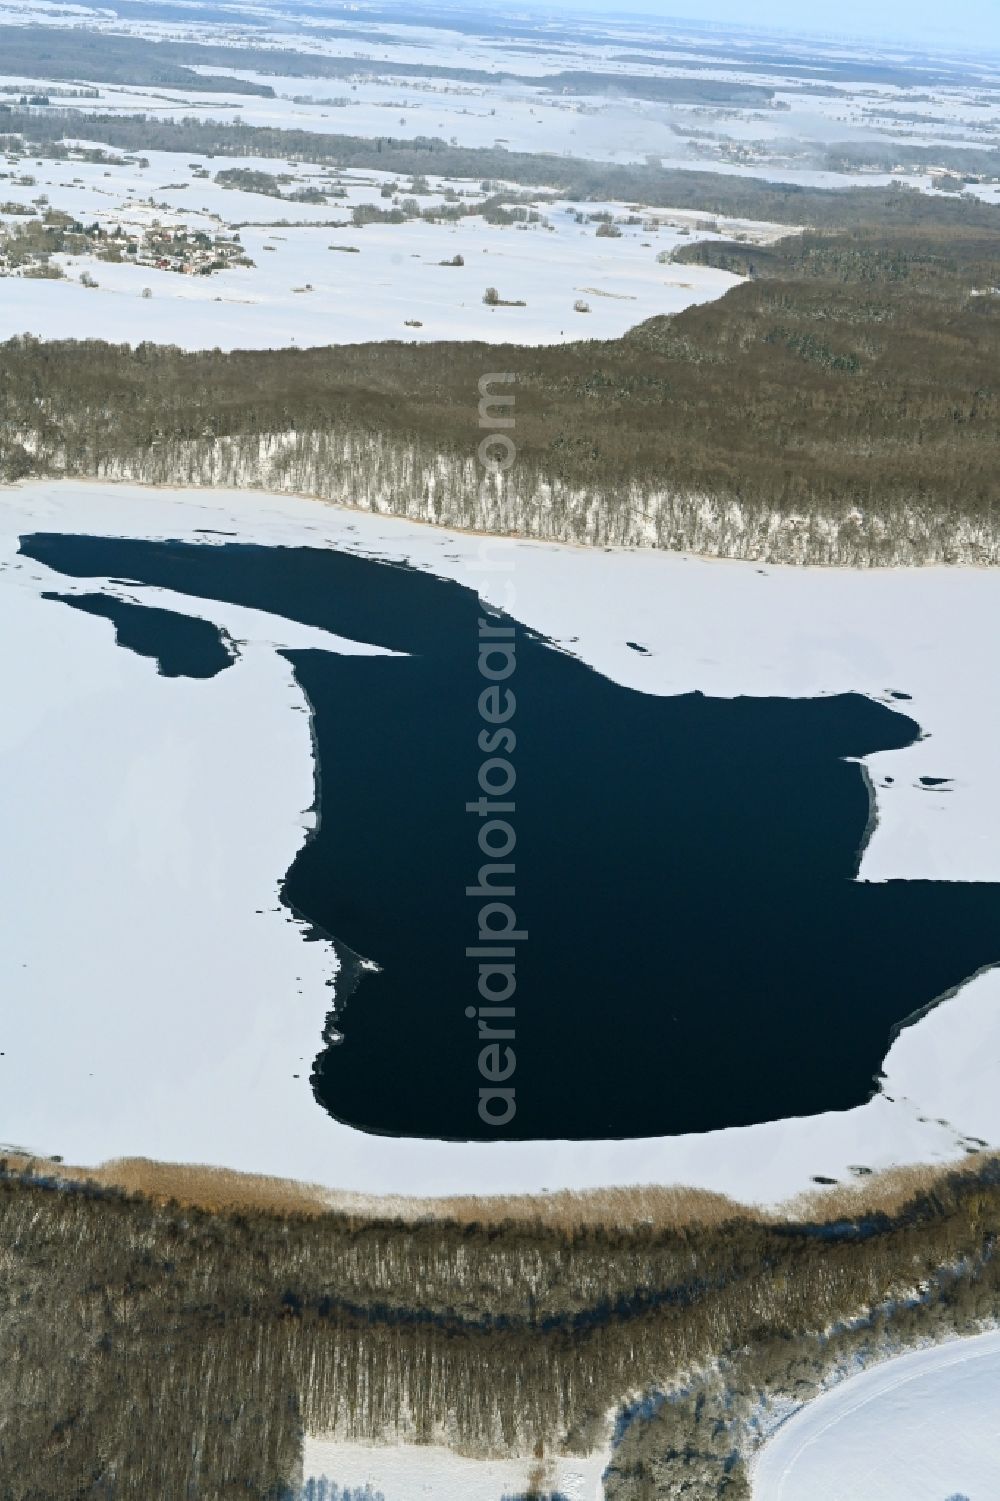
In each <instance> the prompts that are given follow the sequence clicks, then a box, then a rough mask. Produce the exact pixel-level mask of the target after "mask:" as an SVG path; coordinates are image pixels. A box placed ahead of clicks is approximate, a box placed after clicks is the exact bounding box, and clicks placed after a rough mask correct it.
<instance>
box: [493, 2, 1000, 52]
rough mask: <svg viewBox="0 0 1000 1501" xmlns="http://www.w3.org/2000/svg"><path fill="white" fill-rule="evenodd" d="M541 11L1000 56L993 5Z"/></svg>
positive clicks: (567, 6) (568, 7) (720, 5)
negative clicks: (578, 13) (879, 42)
mask: <svg viewBox="0 0 1000 1501" xmlns="http://www.w3.org/2000/svg"><path fill="white" fill-rule="evenodd" d="M501 3H502V0H501ZM505 8H506V7H505ZM532 8H534V7H532ZM538 9H541V10H553V9H558V10H560V11H578V12H580V13H581V14H590V15H602V16H609V17H617V18H618V19H619V20H625V19H628V18H639V17H642V18H646V17H649V18H651V19H653V18H659V19H661V20H662V21H663V22H664V23H665V24H669V23H671V22H675V23H678V22H679V23H681V24H683V23H684V22H688V23H701V24H705V25H722V26H732V27H738V28H740V29H742V30H746V31H749V32H753V31H783V32H787V33H789V34H791V35H798V36H826V37H830V38H837V39H842V40H848V39H850V38H851V37H852V36H854V37H857V38H858V39H860V40H865V41H869V42H871V41H881V42H885V43H890V44H891V43H896V44H898V45H900V46H903V47H908V48H912V47H921V46H923V47H928V48H935V49H943V50H947V51H952V52H970V51H980V52H986V53H996V54H997V56H998V58H1000V5H997V3H996V0H953V3H951V4H950V5H949V6H947V7H942V6H941V5H940V4H938V3H932V0H881V3H880V4H878V5H876V6H873V5H871V4H870V3H866V0H837V3H836V4H834V3H832V0H821V3H820V4H818V5H816V6H814V7H812V8H810V9H809V10H808V11H804V10H803V7H802V6H801V5H800V4H798V3H796V0H762V3H761V5H760V6H759V7H754V8H753V9H752V10H751V8H750V7H748V6H747V4H746V0H679V3H677V4H676V5H670V6H669V7H668V6H667V5H664V4H663V3H657V0H628V4H627V5H626V6H625V7H623V8H621V9H618V10H613V9H612V8H611V6H610V5H609V3H608V0H545V3H544V5H542V6H539V7H538Z"/></svg>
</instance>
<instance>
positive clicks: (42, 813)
mask: <svg viewBox="0 0 1000 1501" xmlns="http://www.w3.org/2000/svg"><path fill="white" fill-rule="evenodd" d="M204 528H214V529H216V530H218V531H223V532H233V533H235V534H237V535H238V536H239V537H240V538H243V539H245V540H256V541H260V542H263V543H268V544H273V545H276V546H280V545H283V544H305V545H311V546H333V547H339V548H344V549H355V550H359V551H361V552H363V553H365V554H371V555H376V556H384V557H386V558H391V559H407V560H409V561H411V562H412V563H413V564H414V565H415V566H419V567H424V568H429V569H431V570H433V571H434V572H436V573H438V574H440V575H443V576H447V577H451V578H455V579H457V580H458V581H459V582H462V583H465V584H468V585H471V586H472V587H474V588H479V589H480V590H481V592H482V594H483V596H484V597H485V598H490V599H494V600H496V602H497V603H500V604H503V605H505V606H506V607H507V608H509V609H511V610H512V611H513V613H514V614H515V615H517V616H518V617H520V618H521V619H523V620H525V621H526V622H528V623H529V624H531V625H532V626H534V627H535V628H537V629H538V630H540V631H542V632H543V633H545V634H546V635H548V636H550V637H552V638H553V639H554V640H555V641H556V642H557V643H561V644H562V646H563V648H564V649H566V650H570V651H573V652H575V653H577V654H578V655H579V656H580V657H582V658H583V660H584V661H586V662H588V663H590V664H591V665H592V666H593V667H594V668H595V670H597V671H599V672H603V673H605V674H607V675H608V676H609V677H611V678H613V679H614V680H615V681H618V682H621V683H624V684H628V685H630V686H633V687H635V688H637V689H639V690H641V691H646V692H652V693H680V692H687V691H690V690H692V689H700V690H702V691H703V692H706V693H709V694H717V695H722V696H731V695H734V694H767V695H787V696H799V695H815V694H821V693H838V692H842V691H845V690H847V689H852V690H856V691H859V692H864V693H869V694H871V695H873V696H875V697H878V698H887V696H888V695H889V694H891V693H892V692H905V693H908V694H910V695H912V697H911V700H910V701H909V702H907V703H905V704H904V705H903V707H904V708H905V711H906V712H907V713H908V714H910V715H912V716H913V717H914V718H916V719H917V721H918V722H919V723H920V724H921V726H922V727H923V729H924V730H925V732H926V738H924V739H922V740H920V741H918V743H917V744H916V745H914V746H912V747H910V748H909V749H907V750H904V751H901V752H894V753H892V754H891V755H890V754H886V755H883V756H876V757H872V758H871V760H870V761H869V763H868V772H869V775H870V777H871V780H872V784H873V787H874V790H875V797H876V808H877V814H878V822H877V826H876V828H875V830H874V833H873V836H872V838H871V840H870V842H869V844H868V847H867V849H866V850H865V852H864V855H863V859H862V862H861V869H860V875H861V878H862V879H868V880H884V879H887V878H890V877H897V878H904V879H921V878H937V879H952V880H997V879H1000V796H998V789H997V779H996V767H995V755H994V748H995V746H996V744H997V738H998V732H1000V700H998V697H997V695H996V693H995V692H994V690H993V687H992V660H991V650H992V645H991V643H992V632H991V628H990V627H991V622H992V621H993V620H994V619H995V618H996V610H997V605H998V602H1000V601H998V590H1000V577H998V575H997V574H996V573H995V572H992V571H988V570H958V569H955V570H949V569H945V568H941V569H932V568H928V569H919V570H894V571H891V572H877V571H870V572H865V573H855V572H851V571H848V570H842V571H840V570H838V571H834V570H829V571H822V570H806V569H793V568H789V569H779V568H766V569H765V568H760V567H758V566H756V565H753V564H741V563H717V562H703V561H698V560H695V559H691V558H685V557H682V556H675V555H666V554H652V553H604V552H596V551H589V550H583V549H573V548H565V547H559V546H555V545H545V544H535V543H520V542H518V543H503V542H498V541H496V540H495V539H491V540H485V539H478V538H475V537H469V536H463V535H460V534H454V533H445V532H442V531H441V530H439V529H435V528H432V527H422V526H419V525H416V524H413V523H409V522H405V521H400V520H390V519H385V518H379V517H375V516H371V515H369V514H362V513H357V512H351V511H346V510H340V509H338V508H335V507H331V506H326V505H322V504H320V503H318V502H312V501H305V500H298V499H295V498H292V497H288V496H285V497H280V496H268V495H263V494H259V493H213V492H196V491H189V492H170V491H159V490H143V489H138V488H131V487H120V488H115V487H112V486H98V485H85V484H67V483H64V484H33V485H29V486H25V487H23V488H17V489H11V490H6V491H4V492H2V494H0V632H2V635H3V639H4V641H5V643H10V645H8V646H7V647H6V648H5V652H4V655H3V658H2V661H0V702H2V703H3V705H4V711H5V712H4V716H3V720H2V724H0V826H2V827H3V829H4V846H5V859H4V861H3V863H2V866H0V995H2V996H3V1002H2V1012H0V1017H2V1020H0V1053H2V1055H3V1056H2V1057H0V1071H2V1072H0V1100H2V1105H0V1140H2V1141H8V1142H10V1143H12V1144H14V1145H23V1146H25V1147H28V1148H30V1149H31V1150H33V1151H36V1152H38V1153H40V1154H46V1155H48V1154H56V1153H58V1154H60V1155H62V1156H64V1157H65V1158H66V1159H67V1160H69V1161H74V1162H82V1163H97V1162H100V1161H103V1160H106V1159H108V1158H111V1157H115V1156H120V1155H142V1156H148V1157H154V1158H160V1159H166V1160H173V1161H197V1162H208V1163H216V1164H220V1165H224V1166H229V1167H234V1168H240V1169H246V1170H252V1171H259V1172H265V1173H271V1174H276V1175H278V1176H287V1177H295V1178H300V1179H304V1180H307V1181H313V1182H318V1183H322V1184H325V1185H328V1186H330V1187H338V1188H343V1189H348V1190H358V1191H361V1192H384V1193H412V1192H416V1191H423V1192H426V1193H428V1194H438V1193H447V1192H480V1193H494V1192H496V1193H499V1192H509V1191H515V1190H540V1189H543V1188H550V1189H555V1188H558V1187H571V1188H583V1187H588V1186H598V1185H603V1184H627V1183H686V1184H697V1185H704V1186H706V1187H709V1188H712V1189H716V1190H718V1191H721V1192H725V1193H729V1194H732V1195H734V1196H735V1197H737V1198H741V1199H744V1200H748V1201H763V1202H775V1201H779V1200H783V1199H786V1198H788V1197H789V1196H791V1195H793V1194H796V1193H798V1192H800V1191H803V1190H806V1189H809V1188H811V1187H812V1186H813V1185H812V1181H811V1180H812V1178H813V1177H814V1175H822V1176H824V1177H829V1178H834V1179H839V1180H841V1181H844V1182H848V1181H852V1173H851V1169H852V1167H855V1168H856V1167H858V1166H864V1167H868V1168H872V1169H879V1168H883V1167H888V1166H891V1165H894V1164H898V1163H912V1162H946V1161H953V1160H956V1159H960V1158H962V1156H963V1155H964V1153H965V1151H966V1149H967V1147H968V1145H969V1142H970V1138H973V1137H975V1138H981V1139H982V1140H983V1141H984V1142H987V1143H991V1144H1000V1093H998V1091H997V1089H996V1079H997V1075H998V1070H1000V1020H998V1018H1000V974H997V973H996V972H992V971H991V972H988V973H985V974H982V975H980V976H979V977H978V978H976V979H974V980H971V981H970V982H969V983H968V984H967V985H966V986H965V987H964V988H963V989H961V990H960V991H959V993H958V994H957V995H956V996H954V997H953V998H951V999H949V1000H948V1001H947V1002H946V1003H944V1004H943V1005H941V1006H940V1007H938V1008H937V1009H936V1010H934V1011H932V1012H931V1013H930V1014H929V1015H927V1016H926V1017H924V1018H923V1019H922V1020H921V1021H920V1022H919V1023H917V1024H916V1025H913V1026H911V1027H910V1028H908V1029H907V1030H905V1031H904V1032H903V1033H902V1034H901V1035H900V1036H899V1038H898V1039H897V1040H896V1042H895V1043H894V1044H893V1046H892V1048H891V1049H890V1050H889V1053H888V1057H887V1059H886V1063H885V1074H886V1078H885V1081H884V1084H883V1088H882V1090H881V1091H880V1092H879V1093H878V1094H876V1095H875V1097H874V1098H873V1099H872V1100H871V1101H870V1102H869V1103H868V1104H866V1105H864V1106H861V1107H859V1108H857V1109H854V1110H851V1111H847V1112H844V1113H838V1114H827V1115H822V1116H817V1117H811V1118H807V1119H802V1120H793V1121H787V1122H773V1123H770V1124H766V1125H760V1126H755V1127H751V1128H747V1129H743V1130H730V1131H724V1132H715V1133H710V1134H708V1135H705V1136H697V1137H679V1138H673V1139H667V1140H660V1139H655V1140H654V1139H647V1140H641V1141H633V1142H607V1143H592V1142H589V1143H572V1142H555V1143H547V1144H544V1145H542V1146H539V1145H538V1144H533V1143H497V1144H488V1145H487V1144H456V1143H447V1142H416V1141H394V1140H391V1139H386V1138H380V1137H372V1136H366V1135H364V1134H362V1133H359V1132H356V1131H353V1130H351V1129H349V1128H346V1127H344V1126H341V1125H339V1124H337V1123H335V1122H333V1121H332V1120H330V1119H329V1118H328V1117H327V1116H326V1115H325V1114H324V1113H323V1112H322V1111H321V1110H320V1109H319V1107H318V1106H317V1105H316V1104H315V1103H314V1101H313V1098H312V1094H311V1091H310V1087H309V1083H308V1076H309V1072H310V1067H311V1064H312V1061H313V1058H314V1057H315V1055H316V1053H317V1051H318V1050H319V1039H320V1032H321V1028H322V1025H323V1021H324V1018H325V1015H326V1013H327V1011H328V1009H329V1003H330V992H329V989H328V982H329V980H330V979H331V978H332V975H333V972H334V963H335V961H334V958H333V955H332V954H331V953H330V952H329V951H328V950H327V949H326V948H325V947H324V945H322V944H319V943H305V942H304V941H303V935H302V932H301V930H300V929H299V927H298V926H297V924H296V923H295V922H294V921H293V920H292V919H291V918H290V916H289V914H288V913H287V912H285V911H284V910H283V909H281V908H280V906H279V904H278V901H277V891H278V886H279V883H280V881H281V878H282V877H283V875H284V873H285V871H286V870H287V868H288V867H289V865H290V864H291V862H292V859H293V857H294V855H295V852H296V850H297V849H298V848H299V846H300V845H301V843H302V840H303V839H304V838H305V837H306V831H307V828H308V825H309V818H308V815H307V814H306V813H305V811H304V810H307V809H309V808H310V807H311V806H312V802H313V765H312V748H311V741H310V733H309V723H308V717H307V713H306V706H305V703H304V701H303V698H302V695H301V693H300V692H299V690H298V688H297V686H296V684H295V683H294V681H293V679H292V676H291V672H290V669H289V668H288V666H287V664H286V663H285V662H284V660H283V659H282V658H281V657H279V656H278V655H277V654H276V653H275V651H274V644H275V643H280V644H297V643H300V642H303V641H304V640H305V639H306V637H308V639H309V641H310V642H311V643H312V644H316V645H322V644H323V642H324V640H325V643H326V646H327V648H328V649H329V650H333V651H341V650H345V649H346V650H357V649H365V648H364V647H358V645H357V644H349V645H348V646H346V647H345V645H344V643H342V642H340V641H338V640H336V639H334V638H324V637H323V634H322V633H317V632H304V631H303V628H302V627H300V626H297V625H293V624H292V623H291V622H288V621H284V620H277V619H272V618H270V617H268V616H262V615H260V614H258V613H256V612H252V611H250V612H248V611H238V610H234V609H232V608H231V607H229V606H223V605H215V604H211V603H209V604H204V603H196V602H192V601H191V600H187V599H180V598H178V599H174V598H173V597H172V596H169V595H167V596H166V597H165V600H166V603H167V605H168V607H170V608H173V609H177V610H180V611H184V612H187V613H189V614H201V615H207V616H210V618H212V619H213V620H216V621H217V622H218V623H219V624H221V625H223V626H224V627H225V628H226V629H227V630H228V631H229V632H230V634H231V635H232V637H233V638H234V639H235V640H236V641H237V642H240V643H242V644H241V645H240V655H239V660H238V661H237V663H236V665H235V666H234V667H233V668H231V669H230V670H229V671H226V672H224V673H222V674H221V675H220V676H219V677H217V678H215V679H212V680H210V681H207V682H194V681H190V680H185V679H164V678H160V677H158V676H157V675H156V673H155V670H154V668H153V665H152V664H151V663H150V662H149V661H148V660H144V659H140V658H138V657H136V656H133V655H132V654H130V653H129V652H127V651H125V650H122V649H120V648H119V647H117V646H116V645H115V644H114V636H113V631H112V627H111V625H110V624H109V623H108V622H107V621H105V620H101V619H97V618H94V617H91V616H83V615H80V614H79V613H78V612H75V611H70V610H68V609H66V608H64V607H62V606H60V605H58V604H55V603H51V602H46V601H44V600H42V599H41V598H40V595H41V593H42V591H43V590H45V589H48V588H57V589H60V590H64V591H65V590H67V589H73V588H77V589H79V590H80V591H82V592H85V591H86V590H88V589H92V588H94V587H97V588H102V587H103V588H105V589H107V588H108V587H109V585H108V582H107V581H98V582H97V584H96V585H95V584H92V583H89V582H87V581H82V582H81V583H79V584H78V585H73V584H68V583H67V581H66V580H65V579H62V578H59V577H57V576H55V575H52V574H50V573H49V572H48V570H46V569H45V568H44V567H41V566H40V565H37V564H35V563H33V562H30V561H28V560H26V559H21V558H18V556H17V552H16V549H17V538H18V536H19V535H20V534H22V533H25V532H30V531H34V530H65V531H70V532H73V531H79V532H96V533H101V534H106V535H111V536H119V535H120V536H150V537H188V538H200V539H201V540H205V538H204V535H203V532H202V530H201V529H204ZM118 587H120V586H118ZM126 592H127V593H129V594H131V595H135V596H136V597H140V598H142V599H144V600H146V601H147V602H150V603H154V602H163V601H164V596H163V594H162V592H161V591H157V590H152V589H143V590H127V591H126ZM629 641H634V642H638V643H640V644H641V645H643V646H644V647H645V648H646V649H647V651H648V655H646V656H640V655H638V654H637V653H636V652H635V651H633V650H630V649H629V647H628V646H627V645H626V643H627V642H629ZM22 648H23V649H22ZM887 774H888V775H891V776H892V777H893V778H894V780H893V782H892V784H891V785H888V784H887V781H886V776H887ZM921 776H932V777H938V776H943V777H949V778H951V779H952V780H951V782H950V784H949V787H950V790H949V791H947V792H946V791H945V790H943V789H941V788H938V789H932V790H928V789H927V788H926V787H925V786H923V785H922V784H921V783H920V781H919V778H920V777H921ZM330 795H331V793H330V790H329V789H326V790H325V796H327V797H329V796H330Z"/></svg>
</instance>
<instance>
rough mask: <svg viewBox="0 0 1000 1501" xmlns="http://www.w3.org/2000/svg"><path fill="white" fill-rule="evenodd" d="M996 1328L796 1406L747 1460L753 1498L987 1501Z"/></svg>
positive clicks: (999, 1354) (994, 1470)
mask: <svg viewBox="0 0 1000 1501" xmlns="http://www.w3.org/2000/svg"><path fill="white" fill-rule="evenodd" d="M998 1406H1000V1332H997V1331H995V1330H994V1331H992V1332H990V1333H988V1334H980V1335H976V1336H974V1337H972V1338H970V1339H961V1340H949V1341H948V1342H947V1343H945V1344H941V1345H934V1346H931V1347H929V1348H927V1349H922V1350H914V1351H911V1352H910V1353H909V1354H907V1355H900V1356H897V1357H896V1358H895V1359H894V1360H888V1361H885V1362H884V1363H882V1364H880V1365H877V1366H874V1367H873V1368H872V1369H871V1370H868V1371H865V1372H864V1373H863V1374H862V1375H860V1376H853V1377H851V1378H849V1379H848V1380H847V1381H844V1382H842V1383H841V1384H840V1385H838V1386H836V1387H834V1388H833V1389H832V1390H831V1391H828V1392H824V1393H823V1395H822V1396H820V1397H817V1398H816V1399H815V1401H813V1402H810V1403H809V1404H808V1405H807V1406H806V1407H804V1408H802V1409H800V1411H799V1412H797V1413H796V1414H795V1415H794V1416H793V1417H791V1418H790V1419H789V1420H788V1421H787V1422H786V1423H784V1424H783V1425H782V1427H781V1428H779V1429H778V1431H777V1433H776V1434H775V1435H774V1436H773V1437H772V1438H771V1439H770V1440H769V1441H768V1443H767V1444H765V1446H764V1448H763V1449H762V1450H761V1452H760V1454H759V1455H758V1456H757V1458H756V1460H755V1461H754V1463H753V1466H752V1477H753V1501H801V1498H803V1497H806V1496H808V1497H809V1498H810V1501H843V1498H845V1497H852V1498H853V1497H857V1498H859V1501H860V1498H861V1497H872V1498H874V1497H878V1501H959V1498H962V1501H992V1498H993V1497H995V1496H996V1495H998V1494H1000V1448H998V1446H997V1438H996V1433H997V1410H998Z"/></svg>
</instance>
